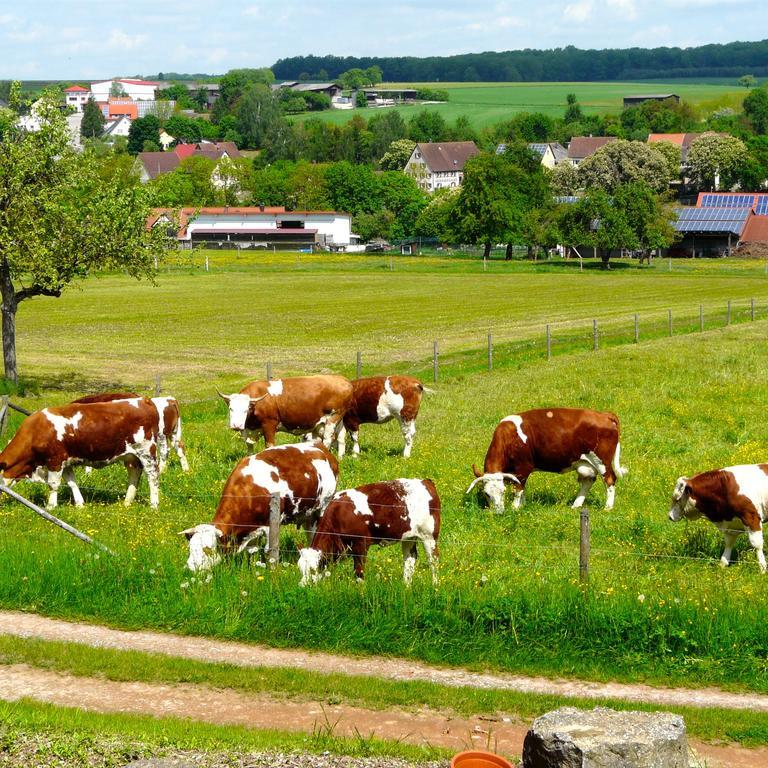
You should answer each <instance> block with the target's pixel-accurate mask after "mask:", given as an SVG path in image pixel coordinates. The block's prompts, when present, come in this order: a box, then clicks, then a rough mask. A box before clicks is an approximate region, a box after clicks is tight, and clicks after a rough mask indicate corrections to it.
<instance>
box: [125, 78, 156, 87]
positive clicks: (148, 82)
mask: <svg viewBox="0 0 768 768" xmlns="http://www.w3.org/2000/svg"><path fill="white" fill-rule="evenodd" d="M118 82H119V83H128V85H160V83H157V82H155V81H154V80H124V79H123V78H122V77H121V78H120V79H119V80H118Z"/></svg>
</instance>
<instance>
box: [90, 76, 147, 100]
mask: <svg viewBox="0 0 768 768" xmlns="http://www.w3.org/2000/svg"><path fill="white" fill-rule="evenodd" d="M112 83H119V84H120V85H121V86H122V88H123V91H125V93H126V95H127V96H128V98H130V99H133V100H134V101H154V100H155V93H156V92H157V89H158V87H159V86H160V83H155V82H153V81H151V80H125V79H122V78H115V79H114V80H101V81H100V82H98V83H91V93H92V94H93V98H94V99H95V100H96V101H109V96H110V90H111V88H112Z"/></svg>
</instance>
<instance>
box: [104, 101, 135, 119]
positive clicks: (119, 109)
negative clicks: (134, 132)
mask: <svg viewBox="0 0 768 768" xmlns="http://www.w3.org/2000/svg"><path fill="white" fill-rule="evenodd" d="M123 115H125V116H126V117H130V118H131V120H136V119H137V118H138V116H139V107H138V105H136V104H134V103H130V104H123V103H117V104H116V103H114V102H112V101H110V102H109V111H108V114H107V118H113V117H121V116H123Z"/></svg>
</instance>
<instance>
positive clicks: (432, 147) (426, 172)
mask: <svg viewBox="0 0 768 768" xmlns="http://www.w3.org/2000/svg"><path fill="white" fill-rule="evenodd" d="M479 153H480V150H479V149H478V148H477V145H476V144H475V142H474V141H444V142H442V143H435V144H429V143H419V144H417V145H416V146H415V147H414V148H413V152H411V156H410V157H409V158H408V162H407V163H406V164H405V168H404V169H403V172H404V173H407V174H408V175H409V176H412V177H413V178H414V180H415V181H416V183H417V184H418V185H419V186H420V187H421V188H422V189H423V190H425V191H426V192H434V191H435V190H436V189H443V188H446V187H448V188H450V187H460V186H461V182H462V181H463V179H464V164H465V163H466V162H467V160H469V158H470V157H474V156H475V155H477V154H479Z"/></svg>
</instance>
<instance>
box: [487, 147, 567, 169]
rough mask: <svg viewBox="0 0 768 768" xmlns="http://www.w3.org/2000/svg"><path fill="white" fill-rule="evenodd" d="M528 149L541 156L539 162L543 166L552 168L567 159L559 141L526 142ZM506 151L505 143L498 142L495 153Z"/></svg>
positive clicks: (565, 150) (499, 153) (564, 149)
mask: <svg viewBox="0 0 768 768" xmlns="http://www.w3.org/2000/svg"><path fill="white" fill-rule="evenodd" d="M528 149H530V150H531V152H534V153H536V154H537V155H539V156H540V157H541V164H542V165H543V166H544V167H545V168H549V170H552V169H553V168H554V167H555V166H556V165H557V164H558V163H562V162H563V161H567V160H568V150H567V149H566V148H565V147H564V146H563V145H562V144H561V143H560V142H559V141H551V142H548V143H538V142H535V143H532V144H528ZM506 151H507V145H506V144H499V145H498V146H497V147H496V154H497V155H503V154H504V153H505V152H506Z"/></svg>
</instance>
